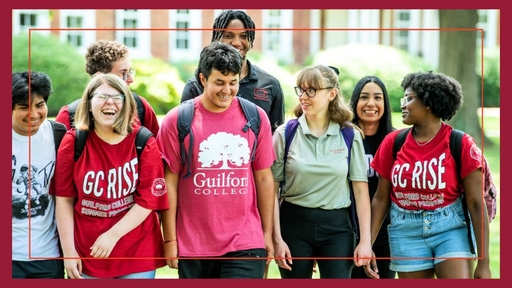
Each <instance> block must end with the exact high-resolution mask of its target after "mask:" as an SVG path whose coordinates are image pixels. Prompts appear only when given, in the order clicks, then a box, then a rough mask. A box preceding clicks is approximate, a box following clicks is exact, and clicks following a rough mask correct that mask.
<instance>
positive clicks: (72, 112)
mask: <svg viewBox="0 0 512 288" xmlns="http://www.w3.org/2000/svg"><path fill="white" fill-rule="evenodd" d="M80 99H81V98H78V99H76V100H75V101H73V102H71V103H69V104H68V114H69V126H70V127H71V128H75V112H76V109H77V108H78V104H80Z"/></svg>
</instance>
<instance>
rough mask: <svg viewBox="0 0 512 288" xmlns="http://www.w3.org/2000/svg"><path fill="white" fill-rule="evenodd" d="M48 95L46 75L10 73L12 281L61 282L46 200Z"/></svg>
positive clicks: (51, 164) (50, 168)
mask: <svg viewBox="0 0 512 288" xmlns="http://www.w3.org/2000/svg"><path fill="white" fill-rule="evenodd" d="M51 93H52V81H51V80H50V77H48V75H46V74H45V73H42V72H34V71H30V72H15V73H12V278H64V263H63V261H62V259H58V258H59V257H61V253H60V248H59V238H58V235H57V226H56V224H55V198H54V196H52V195H50V189H54V186H53V176H54V172H55V163H56V162H55V160H56V156H57V155H56V154H57V152H56V147H55V146H56V145H58V144H56V141H55V140H54V134H53V124H52V123H51V122H50V121H49V120H48V119H47V118H46V117H47V116H48V106H47V105H46V103H47V101H48V97H49V96H50V94H51ZM60 125H61V124H60ZM61 126H62V129H63V131H64V132H65V127H64V126H63V125H61Z"/></svg>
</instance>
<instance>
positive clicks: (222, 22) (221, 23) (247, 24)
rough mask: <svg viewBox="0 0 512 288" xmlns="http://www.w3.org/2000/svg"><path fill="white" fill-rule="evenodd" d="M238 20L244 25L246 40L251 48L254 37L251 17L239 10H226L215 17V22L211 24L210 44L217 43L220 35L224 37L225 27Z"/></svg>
mask: <svg viewBox="0 0 512 288" xmlns="http://www.w3.org/2000/svg"><path fill="white" fill-rule="evenodd" d="M235 19H238V20H240V21H242V23H243V24H244V28H245V29H247V31H246V32H247V40H248V41H249V45H250V46H249V48H252V45H253V42H254V37H255V32H254V30H255V28H256V26H255V25H254V22H253V21H252V19H251V17H250V16H249V15H248V14H247V13H245V12H244V11H239V10H226V11H224V12H222V13H220V14H219V16H217V18H215V22H213V34H212V42H214V41H219V40H220V39H221V38H222V35H224V32H225V31H226V30H225V29H226V27H227V26H228V24H229V22H231V21H232V20H235Z"/></svg>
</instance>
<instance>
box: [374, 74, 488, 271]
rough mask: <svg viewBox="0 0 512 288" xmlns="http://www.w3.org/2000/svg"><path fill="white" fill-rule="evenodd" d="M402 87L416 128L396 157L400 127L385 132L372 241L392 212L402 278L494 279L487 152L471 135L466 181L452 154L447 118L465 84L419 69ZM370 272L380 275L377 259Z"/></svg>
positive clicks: (395, 265) (408, 118) (395, 261)
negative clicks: (485, 178)
mask: <svg viewBox="0 0 512 288" xmlns="http://www.w3.org/2000/svg"><path fill="white" fill-rule="evenodd" d="M401 86H402V88H403V89H404V91H405V93H404V97H403V98H402V99H401V108H402V122H403V123H404V124H406V125H412V129H411V130H410V131H411V132H410V133H408V134H407V135H406V140H405V142H404V144H403V146H402V147H401V149H400V150H399V151H398V153H397V154H396V159H395V158H394V156H393V143H394V141H395V138H396V137H397V134H398V133H399V131H394V132H391V133H389V134H388V135H387V136H386V138H385V139H384V141H383V142H382V143H381V145H380V146H379V148H378V150H377V153H376V155H375V158H374V159H373V161H372V163H371V164H370V165H371V167H372V168H373V169H375V171H376V172H377V173H378V174H379V183H378V188H377V192H376V194H375V196H374V197H373V200H372V211H371V218H372V220H371V231H372V233H371V235H372V242H373V241H375V239H376V236H377V234H378V231H379V229H380V227H381V224H382V222H383V220H384V217H385V215H386V213H387V212H388V210H389V213H390V219H391V223H390V225H389V226H388V228H387V229H388V234H389V245H390V251H391V264H390V268H391V270H394V271H397V272H398V277H399V278H473V277H474V278H490V277H491V271H490V268H489V224H488V219H487V213H485V209H484V202H483V197H482V168H481V167H482V152H481V151H480V149H479V148H478V147H477V145H476V144H475V141H474V139H473V138H472V137H471V136H469V135H467V134H464V137H463V138H462V144H461V146H462V147H461V151H462V154H461V170H460V178H461V179H462V180H459V169H457V165H456V163H455V160H454V158H453V157H452V155H451V153H450V143H449V142H450V133H451V131H452V127H451V126H449V125H448V124H446V123H444V122H443V121H446V120H450V119H451V118H452V117H453V116H454V115H455V113H456V112H457V110H458V109H459V108H460V106H461V104H462V99H463V96H462V88H461V85H460V84H459V82H457V81H456V80H455V79H453V78H452V77H449V76H447V75H444V74H441V73H433V72H424V73H423V72H419V73H411V74H408V75H407V76H405V78H404V79H403V81H402V84H401ZM461 185H462V188H463V190H464V196H465V197H464V198H462V195H463V194H462V190H461V189H460V188H461ZM462 201H466V203H467V210H468V212H469V215H470V217H471V222H472V230H474V237H471V239H470V240H469V241H468V238H469V237H468V231H467V229H468V227H467V226H466V222H465V221H466V217H465V213H464V209H463V202H462ZM472 239H473V240H472ZM475 240H476V246H475V247H476V248H477V249H476V251H477V253H476V254H478V258H477V259H478V262H477V265H476V269H473V262H474V260H475V259H476V255H475V253H472V252H471V247H470V246H471V243H470V241H472V242H473V243H472V244H473V245H474V244H475V243H474V242H475ZM365 270H366V272H367V274H368V275H369V276H371V277H372V278H379V276H378V273H376V272H377V271H376V265H375V261H374V260H373V261H372V263H371V264H370V265H366V267H365ZM377 270H378V269H377Z"/></svg>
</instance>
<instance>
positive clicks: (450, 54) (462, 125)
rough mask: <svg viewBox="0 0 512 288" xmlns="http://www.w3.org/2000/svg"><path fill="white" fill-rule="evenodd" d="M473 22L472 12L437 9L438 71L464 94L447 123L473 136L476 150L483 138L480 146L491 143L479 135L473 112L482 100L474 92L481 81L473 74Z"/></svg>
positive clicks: (474, 43) (479, 128) (474, 19)
mask: <svg viewBox="0 0 512 288" xmlns="http://www.w3.org/2000/svg"><path fill="white" fill-rule="evenodd" d="M477 22H478V13H477V11H476V10H439V27H440V28H441V30H440V32H439V35H440V39H439V40H440V41H439V43H440V44H439V72H441V73H444V74H446V75H448V76H451V77H453V78H455V79H456V80H457V81H459V83H460V84H461V85H462V93H463V95H464V98H463V100H464V102H463V104H462V107H461V109H460V110H459V111H458V112H457V114H455V116H454V117H453V118H452V119H451V120H450V121H449V122H448V123H449V124H450V125H452V126H453V127H454V128H457V129H459V130H462V131H464V132H466V133H468V134H469V135H471V136H473V138H475V141H476V143H477V144H478V146H480V147H482V145H481V144H482V136H484V141H485V142H484V145H485V146H487V147H490V146H492V145H493V143H492V142H491V141H490V140H489V139H488V138H487V137H485V135H484V134H483V133H482V128H481V122H479V121H478V117H477V113H476V110H477V108H478V107H479V105H480V99H481V97H482V94H481V91H480V90H479V89H478V83H479V82H478V81H481V79H480V78H479V77H478V76H477V74H476V57H477V53H476V46H477V45H476V35H477V34H476V33H477V30H470V29H471V28H476V24H477ZM456 28H460V29H456ZM464 29H467V30H464ZM478 33H481V32H480V31H478ZM479 54H480V53H479ZM478 57H480V56H478Z"/></svg>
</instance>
